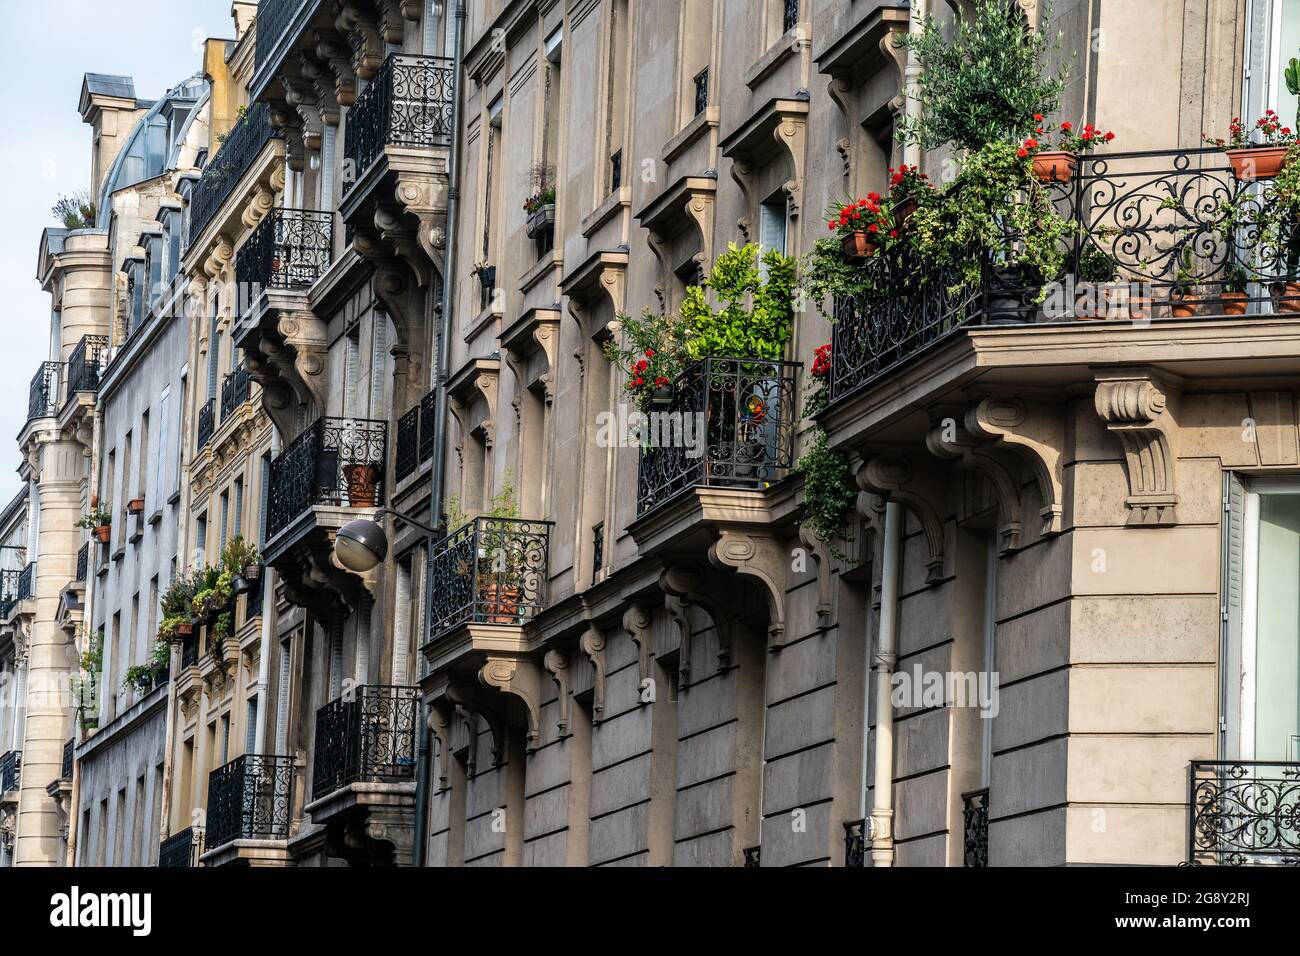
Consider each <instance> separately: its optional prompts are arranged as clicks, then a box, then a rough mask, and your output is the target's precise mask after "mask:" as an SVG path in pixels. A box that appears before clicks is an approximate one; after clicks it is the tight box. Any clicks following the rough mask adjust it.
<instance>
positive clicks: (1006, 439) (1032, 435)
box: [966, 397, 1065, 536]
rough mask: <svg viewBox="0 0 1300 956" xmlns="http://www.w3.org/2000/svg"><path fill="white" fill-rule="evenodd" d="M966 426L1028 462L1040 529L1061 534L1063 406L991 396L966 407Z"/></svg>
mask: <svg viewBox="0 0 1300 956" xmlns="http://www.w3.org/2000/svg"><path fill="white" fill-rule="evenodd" d="M966 428H967V430H968V431H969V432H971V434H973V435H981V436H984V437H986V438H991V439H993V440H994V443H995V444H1002V445H1006V446H1007V447H1008V448H1009V449H1011V450H1012V451H1013V452H1015V453H1016V454H1017V455H1018V456H1019V457H1020V458H1022V459H1023V460H1024V461H1025V462H1027V463H1028V465H1029V467H1030V468H1031V469H1032V470H1033V473H1034V479H1035V481H1036V482H1037V483H1038V494H1039V498H1040V500H1041V501H1042V502H1043V508H1042V511H1040V512H1039V514H1040V515H1041V516H1042V519H1043V525H1042V532H1041V533H1042V534H1043V535H1044V536H1046V535H1053V534H1060V533H1061V520H1062V514H1063V511H1064V500H1065V493H1064V489H1063V482H1062V466H1061V452H1062V449H1063V448H1064V447H1065V413H1064V410H1063V409H1061V408H1060V407H1057V406H1052V405H1049V404H1045V403H1041V402H1035V403H1034V405H1033V407H1032V408H1030V407H1028V406H1026V404H1025V403H1024V402H1023V401H1021V400H1020V399H1018V398H1003V397H990V398H986V399H984V400H983V401H981V402H980V403H979V404H977V405H976V406H975V407H973V408H971V409H970V410H969V411H967V413H966Z"/></svg>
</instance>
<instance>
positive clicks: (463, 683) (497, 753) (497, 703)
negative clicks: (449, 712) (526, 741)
mask: <svg viewBox="0 0 1300 956" xmlns="http://www.w3.org/2000/svg"><path fill="white" fill-rule="evenodd" d="M484 669H486V665H485V666H484ZM479 676H480V681H479V682H476V683H471V682H470V681H468V680H462V679H453V680H452V681H450V682H449V683H448V685H447V699H448V700H450V701H451V702H452V703H453V704H457V705H458V706H460V707H461V708H463V709H464V710H465V711H466V713H467V714H468V715H472V716H473V718H474V719H475V720H476V721H477V720H482V721H483V722H484V723H486V724H487V726H488V731H489V732H490V733H491V734H492V762H493V763H494V764H496V765H497V766H500V765H501V764H502V763H504V762H505V759H506V724H505V719H504V714H503V711H502V707H501V703H502V702H501V695H500V694H499V693H497V690H496V689H495V688H492V687H491V685H489V684H487V682H486V681H485V680H483V679H482V670H480V675H479ZM477 736H478V734H477V730H474V731H472V732H471V733H470V736H469V741H470V745H469V752H470V761H471V765H472V763H473V761H474V760H475V756H476V755H475V753H474V749H475V747H474V741H475V739H476V738H477Z"/></svg>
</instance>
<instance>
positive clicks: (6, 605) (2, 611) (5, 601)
mask: <svg viewBox="0 0 1300 956" xmlns="http://www.w3.org/2000/svg"><path fill="white" fill-rule="evenodd" d="M20 574H22V569H21V568H8V569H6V570H4V571H0V620H8V618H9V612H10V611H12V610H13V609H14V605H15V604H17V603H18V575H20Z"/></svg>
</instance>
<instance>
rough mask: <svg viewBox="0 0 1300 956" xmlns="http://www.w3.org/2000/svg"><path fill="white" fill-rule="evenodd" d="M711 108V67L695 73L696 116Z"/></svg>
mask: <svg viewBox="0 0 1300 956" xmlns="http://www.w3.org/2000/svg"><path fill="white" fill-rule="evenodd" d="M708 108H709V68H708V67H707V66H706V67H705V68H704V69H702V70H700V72H698V73H696V74H695V113H694V115H695V116H699V115H700V114H701V113H703V112H704V111H705V110H706V109H708Z"/></svg>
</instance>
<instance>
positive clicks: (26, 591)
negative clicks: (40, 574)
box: [16, 561, 36, 601]
mask: <svg viewBox="0 0 1300 956" xmlns="http://www.w3.org/2000/svg"><path fill="white" fill-rule="evenodd" d="M35 588H36V562H35V561H32V562H29V563H28V564H27V566H26V567H24V568H23V569H22V570H21V571H19V572H18V587H17V589H16V593H17V597H18V600H20V601H30V600H31V599H32V596H33V595H34V594H35V593H36V590H35Z"/></svg>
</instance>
